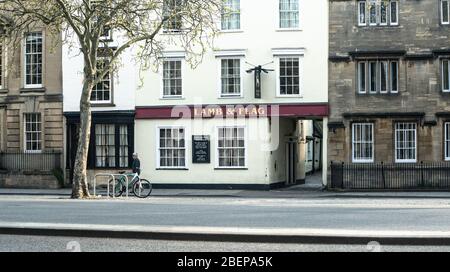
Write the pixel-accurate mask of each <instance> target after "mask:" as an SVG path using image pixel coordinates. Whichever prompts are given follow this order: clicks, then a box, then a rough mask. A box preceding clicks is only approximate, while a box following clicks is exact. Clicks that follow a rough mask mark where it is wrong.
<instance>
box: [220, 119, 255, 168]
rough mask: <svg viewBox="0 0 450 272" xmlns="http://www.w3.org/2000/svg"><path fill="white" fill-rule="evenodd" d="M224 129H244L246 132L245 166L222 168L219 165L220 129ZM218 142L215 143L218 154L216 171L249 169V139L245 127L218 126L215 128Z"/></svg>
mask: <svg viewBox="0 0 450 272" xmlns="http://www.w3.org/2000/svg"><path fill="white" fill-rule="evenodd" d="M224 128H237V129H240V128H242V129H243V130H244V156H245V158H244V166H220V165H219V129H224ZM215 130H216V131H215V134H216V141H215V144H216V146H215V152H216V156H215V157H216V159H215V162H216V169H247V168H248V137H247V127H246V126H244V125H229V126H228V125H226V126H216V127H215Z"/></svg>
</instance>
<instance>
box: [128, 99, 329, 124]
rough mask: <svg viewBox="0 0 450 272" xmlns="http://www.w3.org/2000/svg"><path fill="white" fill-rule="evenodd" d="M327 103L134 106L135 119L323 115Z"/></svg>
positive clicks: (325, 113)
mask: <svg viewBox="0 0 450 272" xmlns="http://www.w3.org/2000/svg"><path fill="white" fill-rule="evenodd" d="M328 112H329V110H328V104H326V103H319V104H260V105H207V106H205V105H180V106H156V107H136V119H138V120H139V119H141V120H142V119H179V118H259V117H269V116H271V117H277V116H278V117H324V116H328Z"/></svg>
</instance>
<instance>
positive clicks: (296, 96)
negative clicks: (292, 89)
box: [276, 94, 303, 98]
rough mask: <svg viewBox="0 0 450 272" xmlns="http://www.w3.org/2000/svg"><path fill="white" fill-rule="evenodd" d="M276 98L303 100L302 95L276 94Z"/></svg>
mask: <svg viewBox="0 0 450 272" xmlns="http://www.w3.org/2000/svg"><path fill="white" fill-rule="evenodd" d="M276 98H303V95H282V94H277V96H276Z"/></svg>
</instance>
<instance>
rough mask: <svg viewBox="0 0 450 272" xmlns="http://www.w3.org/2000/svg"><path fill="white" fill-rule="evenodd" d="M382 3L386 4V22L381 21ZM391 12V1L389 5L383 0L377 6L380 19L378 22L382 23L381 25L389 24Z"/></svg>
mask: <svg viewBox="0 0 450 272" xmlns="http://www.w3.org/2000/svg"><path fill="white" fill-rule="evenodd" d="M382 4H384V5H385V9H386V22H384V23H383V22H382V21H381V5H382ZM390 12H391V2H389V3H387V5H386V2H384V1H381V2H380V4H379V5H378V6H377V13H378V14H377V17H378V18H377V20H378V23H379V24H380V26H387V25H388V22H390V19H391V18H390V16H389V15H390Z"/></svg>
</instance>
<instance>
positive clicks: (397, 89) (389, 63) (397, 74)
mask: <svg viewBox="0 0 450 272" xmlns="http://www.w3.org/2000/svg"><path fill="white" fill-rule="evenodd" d="M394 63H395V67H396V72H397V73H396V75H395V77H396V78H397V81H396V82H397V84H396V86H395V90H393V89H392V86H394V85H393V74H392V64H394ZM388 69H389V71H388V76H389V80H388V83H389V86H388V87H389V92H390V93H393V94H396V93H398V92H399V87H400V72H399V69H400V61H398V60H390V61H388Z"/></svg>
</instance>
